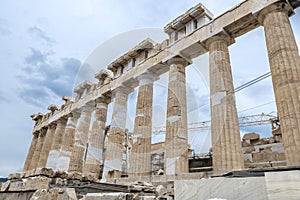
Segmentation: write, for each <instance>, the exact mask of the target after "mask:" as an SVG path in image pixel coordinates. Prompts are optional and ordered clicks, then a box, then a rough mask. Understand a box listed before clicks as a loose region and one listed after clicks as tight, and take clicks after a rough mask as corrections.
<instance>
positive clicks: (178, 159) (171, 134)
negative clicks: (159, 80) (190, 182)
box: [165, 57, 189, 176]
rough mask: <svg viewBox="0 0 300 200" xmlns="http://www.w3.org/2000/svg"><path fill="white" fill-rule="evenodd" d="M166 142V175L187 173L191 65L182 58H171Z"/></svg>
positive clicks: (169, 62)
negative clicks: (188, 81) (188, 97)
mask: <svg viewBox="0 0 300 200" xmlns="http://www.w3.org/2000/svg"><path fill="white" fill-rule="evenodd" d="M168 65H169V66H170V71H169V83H168V99H167V121H166V142H165V175H167V176H168V175H169V176H170V175H175V174H181V173H187V172H188V171H189V169H188V149H189V145H188V133H187V108H186V106H187V104H186V76H185V68H186V66H187V65H189V63H188V62H187V61H186V60H185V59H183V58H180V57H175V58H171V59H170V60H169V61H168Z"/></svg>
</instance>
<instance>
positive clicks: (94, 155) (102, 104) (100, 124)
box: [83, 99, 108, 178]
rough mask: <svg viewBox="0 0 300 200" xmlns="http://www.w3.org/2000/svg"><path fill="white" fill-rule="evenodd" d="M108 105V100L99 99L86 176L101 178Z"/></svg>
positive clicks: (89, 145)
mask: <svg viewBox="0 0 300 200" xmlns="http://www.w3.org/2000/svg"><path fill="white" fill-rule="evenodd" d="M107 104H108V102H107V100H101V99H99V100H97V101H96V110H95V115H94V121H93V125H92V130H91V132H90V135H89V139H88V149H87V156H86V159H85V164H84V170H83V172H84V173H85V174H91V175H93V176H94V177H95V178H99V176H100V164H102V162H103V149H104V139H105V134H104V132H105V123H106V116H107V106H108V105H107Z"/></svg>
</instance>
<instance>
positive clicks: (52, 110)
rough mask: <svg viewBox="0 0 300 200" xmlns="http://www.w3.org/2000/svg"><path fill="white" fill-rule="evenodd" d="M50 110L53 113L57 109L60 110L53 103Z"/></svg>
mask: <svg viewBox="0 0 300 200" xmlns="http://www.w3.org/2000/svg"><path fill="white" fill-rule="evenodd" d="M48 110H50V111H51V113H52V114H53V113H54V112H55V111H56V110H58V108H57V106H56V105H54V104H51V105H50V106H49V107H48Z"/></svg>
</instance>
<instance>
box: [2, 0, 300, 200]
mask: <svg viewBox="0 0 300 200" xmlns="http://www.w3.org/2000/svg"><path fill="white" fill-rule="evenodd" d="M299 6H300V1H299V0H289V1H287V0H245V1H243V2H241V3H240V4H238V5H236V6H235V7H233V8H232V9H230V10H228V11H227V12H225V13H223V14H221V15H219V16H218V17H214V16H213V14H212V13H211V12H210V11H209V10H208V9H207V8H206V7H205V6H204V5H202V4H201V3H199V4H198V5H196V6H194V7H193V8H191V9H189V10H188V11H186V12H185V13H184V14H182V15H180V16H179V17H177V18H176V19H174V20H173V21H171V22H170V23H168V24H167V25H166V26H165V27H164V32H165V33H166V34H167V35H168V36H169V38H168V39H166V40H164V41H163V42H161V43H157V42H155V41H153V40H152V39H151V38H145V40H143V41H141V42H140V43H139V44H137V45H136V46H135V47H134V48H133V49H131V50H129V51H128V52H126V53H125V54H124V55H122V56H121V57H119V58H117V59H116V60H115V61H113V62H112V63H111V64H109V65H108V66H107V67H106V68H105V69H102V70H100V71H99V72H98V73H97V74H95V78H96V79H98V82H95V83H93V82H90V81H84V82H82V83H80V84H79V85H78V86H76V87H75V89H74V93H75V94H76V97H75V98H71V97H67V96H64V97H63V98H62V99H63V100H64V101H65V103H64V104H63V105H61V106H56V105H53V104H52V105H50V106H49V107H48V110H49V112H48V113H46V114H42V113H38V114H33V115H32V116H31V117H32V119H33V120H34V121H35V125H34V128H33V131H32V141H31V144H30V148H29V151H28V154H27V157H26V162H25V164H24V168H23V173H21V174H12V175H11V176H10V180H9V181H11V182H10V186H9V187H8V189H7V190H5V189H4V191H17V189H16V188H17V186H16V185H14V183H16V182H19V183H20V182H22V184H23V186H22V187H25V188H26V184H29V183H28V182H30V181H27V182H26V181H24V180H27V179H29V180H30V179H35V180H40V179H42V180H43V181H45V180H46V182H47V181H48V182H47V184H45V183H44V182H43V183H41V184H40V185H42V186H45V185H46V186H45V188H41V189H48V190H49V191H50V190H51V191H52V193H51V194H52V195H53V191H54V189H55V188H60V189H62V190H64V191H65V193H64V195H67V194H66V193H68V192H66V191H69V190H70V189H72V188H75V189H74V191H75V192H74V191H73V190H72V192H74V195H75V196H74V195H73V197H72V198H71V197H69V199H77V198H78V199H79V197H80V195H82V191H83V190H80V189H79V188H80V187H79V186H80V185H82V183H85V184H86V183H87V182H88V183H89V184H98V185H97V187H100V186H101V187H103V185H105V184H106V187H107V188H110V189H107V191H109V192H115V193H114V194H113V193H111V195H112V196H111V199H114V198H115V199H117V198H116V197H115V196H116V195H119V196H120V193H122V194H124V195H125V196H126V195H128V196H127V197H126V198H125V197H124V199H130V198H129V196H130V195H131V194H132V195H133V196H134V195H140V197H139V199H151V198H152V199H155V198H156V199H174V198H175V199H210V198H222V199H254V198H256V199H277V198H276V195H278V193H277V194H275V193H276V192H274V191H275V190H277V189H278V191H280V192H279V193H280V195H283V196H281V197H286V198H284V199H293V198H288V196H284V195H291V194H293V195H294V194H295V195H296V196H295V197H298V198H295V199H299V198H300V193H299V189H295V188H296V185H297V187H298V188H299V180H300V173H299V169H300V154H299V152H300V56H299V51H298V46H297V43H296V40H295V37H294V33H293V30H292V27H291V25H290V21H289V17H290V16H292V15H293V14H294V12H296V8H298V7H299ZM260 26H263V28H264V33H265V41H266V46H267V51H268V52H267V53H268V59H269V66H270V71H271V77H272V83H273V88H274V94H275V100H276V106H277V111H278V121H279V122H280V126H279V127H277V129H274V130H273V137H272V138H269V139H268V140H267V142H266V140H265V139H260V138H259V135H257V134H255V133H250V134H246V135H244V137H243V138H241V135H240V126H239V120H238V114H237V108H236V102H235V93H234V88H235V87H234V85H233V78H232V71H231V64H230V56H229V54H230V52H229V50H228V47H229V46H230V45H234V44H235V39H236V38H237V37H239V36H242V35H244V34H247V33H248V32H250V31H252V30H254V29H256V28H258V27H260ZM205 53H209V80H210V112H211V113H210V115H211V128H210V132H211V141H212V146H211V151H210V152H209V153H208V154H209V155H207V156H206V157H205V158H202V159H200V158H199V159H198V160H195V158H193V159H194V160H193V159H192V156H191V152H192V149H191V146H190V145H189V143H188V119H187V95H186V93H187V92H186V72H185V70H186V68H187V67H188V66H189V65H191V64H192V63H193V61H192V60H193V59H194V58H197V57H199V56H201V55H203V54H205ZM165 73H168V94H167V108H166V119H165V121H166V133H165V142H163V143H161V144H152V143H151V137H152V132H153V130H152V122H153V120H154V119H152V118H153V117H152V116H153V113H152V110H153V109H152V105H153V94H154V92H153V84H154V82H155V81H157V80H159V79H160V76H161V75H162V74H165ZM135 88H137V89H138V97H137V102H136V105H135V107H136V111H135V112H136V115H135V119H134V130H133V133H129V131H128V129H127V127H126V116H127V106H128V105H127V104H128V95H129V94H130V93H132V92H133V91H134V89H135ZM111 103H112V118H111V123H110V124H109V125H108V124H107V123H106V121H107V116H108V115H107V112H108V105H109V104H111ZM271 157H272V163H271V161H270V162H269V160H270V159H271ZM155 159H156V160H155ZM268 159H269V160H268ZM193 165H197V166H198V167H196V168H195V167H194V168H193ZM265 165H267V166H268V167H266V166H265ZM237 177H239V178H237ZM249 177H253V178H249ZM280 181H281V182H283V183H285V182H286V184H285V186H282V185H281V186H280V187H279V186H278V184H279V182H280ZM218 183H222V184H221V185H219V186H216V185H218ZM139 184H140V185H139ZM147 184H148V185H147ZM243 184H244V186H240V185H243ZM125 186H128V187H126V190H125V189H124V187H125ZM147 186H148V187H147ZM14 187H15V188H14ZM18 187H21V186H20V184H19V186H18ZM86 187H87V188H89V187H90V185H86ZM95 187H96V186H95ZM159 187H161V188H159ZM243 187H254V188H255V190H257V192H256V194H249V192H248V193H247V189H246V188H243ZM277 187H279V188H277ZM112 188H114V189H112ZM118 188H119V189H118ZM122 188H123V189H122ZM128 188H129V189H128ZM141 188H146V189H141ZM153 188H154V189H153ZM162 188H163V189H165V192H161V191H162V190H163V189H162ZM208 188H211V190H210V192H209V189H208ZM2 189H3V185H2ZM37 189H40V188H37ZM37 189H33V188H31V190H37ZM94 189H95V188H94ZM127 189H128V191H127ZM293 189H294V190H293ZM95 190H96V189H95ZM124 190H125V192H124ZM2 191H3V190H2ZM24 191H25V189H24ZM78 191H81V193H80V192H78ZM86 191H88V192H86V193H85V194H83V196H84V195H85V197H84V198H85V199H87V200H88V199H96V198H99V199H105V195H108V197H110V196H109V194H106V193H105V190H104V189H102V190H101V191H100V189H99V191H100V192H99V191H98V193H97V192H95V191H94V192H93V191H92V190H91V189H87V190H86ZM147 191H148V193H147ZM289 191H290V192H291V193H289ZM117 192H118V193H117ZM151 192H152V193H151ZM61 193H62V192H61ZM83 193H84V192H83ZM96 193H97V195H98V196H97V195H96ZM99 193H100V194H99ZM161 193H163V194H161ZM51 194H50V193H49V194H48V195H51ZM57 194H60V193H59V192H58V193H57ZM72 194H73V193H72ZM150 194H153V197H151V195H150ZM33 195H37V194H36V192H35V193H34V194H33ZM69 195H70V194H69ZM93 195H94V196H93ZM114 195H115V196H114ZM234 195H236V196H234ZM253 195H254V196H253ZM298 195H299V196H298ZM76 196H77V197H76ZM150 197H151V198H150ZM134 198H135V197H132V199H134ZM136 199H138V198H136Z"/></svg>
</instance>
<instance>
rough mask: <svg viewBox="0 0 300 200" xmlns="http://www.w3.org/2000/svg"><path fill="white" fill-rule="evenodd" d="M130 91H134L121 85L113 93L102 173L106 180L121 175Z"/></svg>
mask: <svg viewBox="0 0 300 200" xmlns="http://www.w3.org/2000/svg"><path fill="white" fill-rule="evenodd" d="M130 92H132V90H131V89H130V88H127V87H123V86H121V87H118V88H116V89H114V91H113V94H112V95H113V96H112V99H113V103H114V106H113V111H112V119H111V129H110V133H109V135H108V136H107V149H106V155H105V161H104V170H103V175H102V179H103V180H106V178H120V177H121V172H122V160H123V152H124V148H123V143H124V140H125V126H126V115H127V100H128V94H129V93H130Z"/></svg>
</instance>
